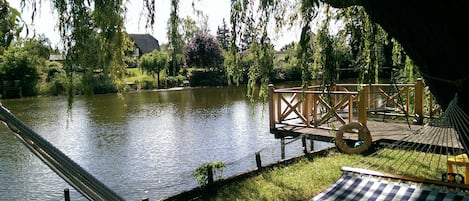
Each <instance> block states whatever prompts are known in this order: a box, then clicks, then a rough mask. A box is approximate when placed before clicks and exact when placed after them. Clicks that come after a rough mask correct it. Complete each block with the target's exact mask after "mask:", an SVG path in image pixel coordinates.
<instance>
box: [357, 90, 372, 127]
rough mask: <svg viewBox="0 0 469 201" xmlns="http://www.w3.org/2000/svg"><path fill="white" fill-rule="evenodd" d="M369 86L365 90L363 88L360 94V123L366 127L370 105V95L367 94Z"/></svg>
mask: <svg viewBox="0 0 469 201" xmlns="http://www.w3.org/2000/svg"><path fill="white" fill-rule="evenodd" d="M369 87H370V86H369V85H366V86H365V87H364V88H362V89H361V90H360V91H359V92H358V122H360V123H362V124H363V125H365V126H366V120H367V116H366V106H367V103H368V96H367V95H368V94H367V92H368V91H369Z"/></svg>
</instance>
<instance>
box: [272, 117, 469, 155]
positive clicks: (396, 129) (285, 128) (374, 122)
mask: <svg viewBox="0 0 469 201" xmlns="http://www.w3.org/2000/svg"><path fill="white" fill-rule="evenodd" d="M367 128H368V130H369V131H370V134H371V136H372V141H373V145H377V146H383V145H384V144H391V143H395V142H409V143H412V144H413V146H415V147H416V148H418V147H420V148H423V147H426V148H427V149H428V148H429V147H431V148H432V149H435V150H436V152H439V153H444V152H446V151H449V152H453V151H455V152H459V151H461V150H462V145H461V144H460V143H459V141H458V137H457V136H456V135H457V134H456V132H454V130H452V129H450V128H440V127H431V126H427V127H424V126H423V125H416V124H412V123H410V124H408V123H407V122H403V121H394V120H382V119H368V120H367ZM441 129H448V131H444V132H443V131H442V130H441ZM337 130H338V128H337V129H331V128H326V127H318V128H314V127H306V126H301V125H288V124H276V126H275V128H274V129H271V130H270V132H271V133H272V134H274V135H275V137H276V138H282V137H297V136H300V135H307V136H308V138H310V139H312V140H317V141H323V142H334V140H335V132H334V131H337ZM349 137H350V136H349ZM355 138H356V135H355ZM345 140H347V139H345ZM349 140H354V137H350V139H349Z"/></svg>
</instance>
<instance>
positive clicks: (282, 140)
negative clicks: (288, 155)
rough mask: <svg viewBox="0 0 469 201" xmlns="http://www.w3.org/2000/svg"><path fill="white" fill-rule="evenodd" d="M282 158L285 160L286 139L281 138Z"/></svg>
mask: <svg viewBox="0 0 469 201" xmlns="http://www.w3.org/2000/svg"><path fill="white" fill-rule="evenodd" d="M280 158H282V159H285V137H282V138H280Z"/></svg>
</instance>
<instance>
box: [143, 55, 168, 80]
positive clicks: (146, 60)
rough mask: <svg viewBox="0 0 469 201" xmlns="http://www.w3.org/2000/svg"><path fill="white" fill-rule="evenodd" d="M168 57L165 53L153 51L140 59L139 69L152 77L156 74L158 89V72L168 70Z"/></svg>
mask: <svg viewBox="0 0 469 201" xmlns="http://www.w3.org/2000/svg"><path fill="white" fill-rule="evenodd" d="M168 63H169V57H168V55H167V54H166V52H161V51H158V50H154V51H153V52H151V53H149V54H146V55H143V56H142V57H141V58H140V62H139V67H140V69H142V70H143V71H145V72H147V73H149V74H150V75H151V76H152V77H155V76H154V74H155V73H156V74H157V78H158V82H157V86H158V88H159V84H160V72H161V71H163V70H166V69H167V68H168Z"/></svg>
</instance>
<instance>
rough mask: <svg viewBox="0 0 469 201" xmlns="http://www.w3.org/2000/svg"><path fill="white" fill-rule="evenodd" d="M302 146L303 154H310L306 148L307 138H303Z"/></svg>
mask: <svg viewBox="0 0 469 201" xmlns="http://www.w3.org/2000/svg"><path fill="white" fill-rule="evenodd" d="M301 145H302V146H303V153H304V154H305V155H306V154H308V147H306V136H304V135H303V136H301Z"/></svg>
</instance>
